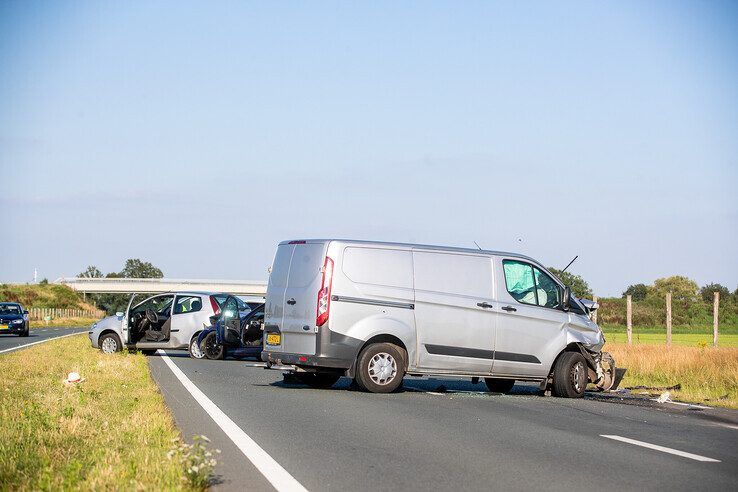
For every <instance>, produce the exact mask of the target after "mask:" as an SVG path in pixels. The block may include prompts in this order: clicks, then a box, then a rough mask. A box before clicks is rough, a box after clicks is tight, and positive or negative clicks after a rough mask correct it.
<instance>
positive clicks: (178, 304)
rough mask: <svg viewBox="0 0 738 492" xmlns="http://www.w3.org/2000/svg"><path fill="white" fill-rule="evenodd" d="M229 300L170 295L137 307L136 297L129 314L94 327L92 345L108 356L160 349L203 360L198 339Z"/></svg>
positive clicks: (217, 295)
mask: <svg viewBox="0 0 738 492" xmlns="http://www.w3.org/2000/svg"><path fill="white" fill-rule="evenodd" d="M227 297H228V294H225V293H213V292H175V293H171V292H170V293H165V294H157V295H154V296H151V297H148V298H146V299H143V300H142V301H140V302H136V303H135V304H134V301H136V300H137V298H138V299H140V297H139V296H137V295H134V296H132V297H131V300H130V302H129V303H128V309H127V310H126V312H119V313H116V315H115V316H108V317H107V318H104V319H102V320H100V321H98V322H96V323H94V324H93V325H92V327H91V329H90V331H89V338H90V343H91V344H92V346H93V347H95V348H99V349H100V350H102V351H103V352H105V353H112V352H117V351H119V350H122V349H123V348H124V347H128V348H136V349H139V350H142V351H144V353H146V352H154V351H155V350H157V349H188V350H189V352H190V356H191V357H194V358H196V359H201V358H202V357H203V353H202V352H201V351H200V347H199V346H198V344H197V336H198V335H199V334H200V332H201V331H202V330H203V329H204V328H206V327H207V326H210V317H211V316H216V315H219V314H220V307H221V304H222V303H223V302H224V301H225V300H226V298H227ZM239 301H240V299H239ZM241 302H243V301H241Z"/></svg>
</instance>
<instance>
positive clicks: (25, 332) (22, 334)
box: [18, 327, 29, 337]
mask: <svg viewBox="0 0 738 492" xmlns="http://www.w3.org/2000/svg"><path fill="white" fill-rule="evenodd" d="M28 331H29V328H28V327H26V331H24V332H23V333H21V334H19V335H18V336H19V337H27V336H28Z"/></svg>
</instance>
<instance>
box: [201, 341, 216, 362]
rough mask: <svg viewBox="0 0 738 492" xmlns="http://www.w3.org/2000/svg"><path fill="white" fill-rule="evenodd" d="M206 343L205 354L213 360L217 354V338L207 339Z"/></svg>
mask: <svg viewBox="0 0 738 492" xmlns="http://www.w3.org/2000/svg"><path fill="white" fill-rule="evenodd" d="M203 343H205V350H204V352H205V353H206V354H207V355H208V357H210V358H212V357H214V356H215V355H216V354H215V337H205V340H204V341H203Z"/></svg>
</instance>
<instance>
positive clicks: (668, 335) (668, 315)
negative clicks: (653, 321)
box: [666, 292, 671, 347]
mask: <svg viewBox="0 0 738 492" xmlns="http://www.w3.org/2000/svg"><path fill="white" fill-rule="evenodd" d="M666 346H667V347H671V292H667V293H666Z"/></svg>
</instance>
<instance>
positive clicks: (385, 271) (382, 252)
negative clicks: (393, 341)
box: [321, 243, 416, 367]
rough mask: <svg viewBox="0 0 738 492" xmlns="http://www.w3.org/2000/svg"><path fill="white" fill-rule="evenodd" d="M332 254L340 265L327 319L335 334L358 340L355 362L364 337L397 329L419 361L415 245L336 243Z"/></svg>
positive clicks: (411, 358)
mask: <svg viewBox="0 0 738 492" xmlns="http://www.w3.org/2000/svg"><path fill="white" fill-rule="evenodd" d="M332 255H335V258H336V268H335V271H334V274H333V290H332V296H331V298H332V300H331V313H330V317H329V321H328V327H329V329H330V336H331V337H335V336H337V335H338V336H341V337H347V340H348V341H347V343H350V344H352V345H357V344H358V346H357V347H356V348H355V351H354V353H353V354H349V355H350V357H351V358H352V360H351V362H352V363H353V360H354V359H355V358H356V356H357V355H358V350H359V349H360V348H361V346H362V345H363V344H364V342H366V341H367V340H369V339H370V338H372V337H374V336H376V335H392V336H394V337H396V338H398V339H399V340H400V341H401V342H402V343H403V344H404V345H405V348H406V349H407V351H408V362H409V364H410V366H411V367H412V366H414V361H415V357H416V356H415V345H416V343H415V318H414V316H413V309H414V302H415V297H414V293H413V271H412V268H413V266H412V253H411V252H410V250H409V249H408V248H383V247H374V246H365V245H352V244H348V245H347V244H345V243H331V248H329V256H332ZM321 333H322V332H321ZM321 338H323V336H322V335H321Z"/></svg>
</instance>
